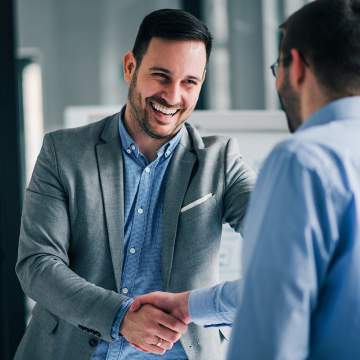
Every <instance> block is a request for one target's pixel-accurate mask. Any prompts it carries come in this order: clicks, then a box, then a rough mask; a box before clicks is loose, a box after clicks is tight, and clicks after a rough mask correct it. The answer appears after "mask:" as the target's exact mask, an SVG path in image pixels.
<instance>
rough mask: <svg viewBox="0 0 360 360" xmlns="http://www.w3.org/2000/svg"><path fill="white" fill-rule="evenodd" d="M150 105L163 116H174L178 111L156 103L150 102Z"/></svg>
mask: <svg viewBox="0 0 360 360" xmlns="http://www.w3.org/2000/svg"><path fill="white" fill-rule="evenodd" d="M151 104H152V106H153V107H154V109H155V110H157V111H160V112H162V113H163V114H164V115H174V114H175V113H176V112H177V111H178V109H172V108H167V107H166V106H163V105H160V104H159V103H156V102H151Z"/></svg>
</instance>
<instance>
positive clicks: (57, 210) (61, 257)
mask: <svg viewBox="0 0 360 360" xmlns="http://www.w3.org/2000/svg"><path fill="white" fill-rule="evenodd" d="M211 43H212V39H211V35H210V33H209V31H208V29H207V27H206V26H205V25H204V24H203V23H201V22H200V21H199V20H198V19H196V18H195V17H194V16H192V15H190V14H188V13H186V12H184V11H180V10H158V11H155V12H153V13H151V14H149V15H148V16H146V17H145V19H144V20H143V22H142V24H141V26H140V28H139V32H138V35H137V38H136V41H135V44H134V47H133V50H132V51H130V52H128V53H127V54H126V55H125V57H124V77H125V80H126V82H127V83H128V84H129V95H128V100H127V102H126V105H125V106H124V107H123V109H122V110H121V112H120V113H118V114H115V115H113V116H110V117H108V118H106V119H103V120H101V121H99V122H97V123H94V124H91V125H89V126H85V127H82V128H77V129H68V130H62V131H58V132H55V133H51V134H48V135H46V136H45V138H44V144H43V148H42V150H41V152H40V155H39V157H38V160H37V163H36V166H35V169H34V173H33V176H32V180H31V182H30V184H29V187H28V189H27V192H26V199H25V203H24V210H23V218H22V228H21V235H20V246H19V258H18V263H17V268H16V270H17V274H18V276H19V279H20V281H21V284H22V286H23V289H24V291H25V292H26V293H27V294H28V295H29V296H30V297H31V298H33V299H35V300H36V301H37V305H36V307H35V308H34V311H33V317H32V320H31V322H30V324H29V326H28V329H27V331H26V334H25V336H24V338H23V340H22V342H21V344H20V346H19V348H18V352H17V354H16V357H15V359H26V360H29V359H34V360H35V359H36V360H48V359H52V360H57V359H58V360H60V359H61V360H63V359H67V360H82V359H89V358H90V359H92V360H105V359H121V360H125V359H131V360H136V359H154V358H157V356H158V354H164V355H163V359H166V360H175V359H176V360H182V359H190V360H191V359H194V360H202V359H203V360H212V359H213V360H219V359H221V358H222V347H223V346H222V343H223V342H224V340H223V339H224V336H223V335H222V334H221V333H220V332H219V329H215V328H214V329H203V328H202V327H199V326H195V325H190V326H189V328H188V329H187V326H186V324H185V323H184V322H182V321H180V320H179V319H177V318H176V317H174V316H172V315H170V314H168V313H166V312H164V311H162V310H160V309H158V308H156V307H154V306H152V305H149V304H148V305H144V306H143V307H142V308H141V309H140V310H139V311H137V312H131V311H129V307H130V304H131V303H132V301H133V298H135V297H137V296H139V295H142V294H145V293H149V292H152V291H171V292H180V291H188V290H192V289H196V288H199V287H207V286H212V285H214V284H216V283H217V281H218V278H219V246H220V238H221V230H222V224H223V223H224V222H227V223H229V224H230V225H231V226H232V227H233V228H234V229H235V230H236V231H240V230H241V228H242V222H243V219H244V214H245V210H246V207H247V204H248V200H249V196H250V192H251V190H252V187H253V183H254V174H253V172H252V171H251V170H250V169H249V168H248V167H247V166H246V165H245V164H244V162H243V160H242V158H241V156H240V155H239V153H238V149H237V146H236V144H235V142H234V141H233V140H231V139H229V138H224V137H216V136H212V137H201V136H200V135H199V134H198V132H197V131H196V130H195V129H194V128H192V127H191V126H190V125H189V124H186V120H187V119H188V118H189V116H190V115H191V113H192V112H193V110H194V108H195V106H196V102H197V100H198V97H199V93H200V90H201V86H202V83H203V81H204V78H205V71H206V65H207V61H208V59H209V56H210V51H211ZM186 330H188V331H187V332H186ZM182 334H183V336H182V337H181V340H180V341H178V340H179V338H180V336H181V335H182ZM154 354H155V355H154Z"/></svg>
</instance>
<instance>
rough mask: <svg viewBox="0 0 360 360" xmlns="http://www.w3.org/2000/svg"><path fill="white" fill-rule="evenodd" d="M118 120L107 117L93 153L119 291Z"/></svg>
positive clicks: (120, 182)
mask: <svg viewBox="0 0 360 360" xmlns="http://www.w3.org/2000/svg"><path fill="white" fill-rule="evenodd" d="M118 119H119V115H118V114H117V115H114V116H113V118H111V119H109V121H108V123H107V126H106V127H105V128H104V131H103V133H102V135H101V138H102V140H103V141H104V142H103V143H99V144H97V145H96V154H97V161H98V167H99V174H100V183H101V191H102V195H103V200H104V209H105V217H106V225H107V231H108V238H109V247H110V253H111V259H112V264H113V269H114V276H115V281H116V288H117V290H118V291H119V289H120V282H121V272H122V263H123V246H124V187H123V184H124V182H123V158H122V151H121V144H120V138H119V132H118ZM99 205H100V204H99Z"/></svg>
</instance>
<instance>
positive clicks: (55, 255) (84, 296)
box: [16, 134, 128, 341]
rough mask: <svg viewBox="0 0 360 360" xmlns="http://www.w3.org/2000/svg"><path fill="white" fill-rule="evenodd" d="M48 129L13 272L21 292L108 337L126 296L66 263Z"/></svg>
mask: <svg viewBox="0 0 360 360" xmlns="http://www.w3.org/2000/svg"><path fill="white" fill-rule="evenodd" d="M51 136H52V135H51V134H49V135H46V136H45V138H44V142H43V146H42V149H41V151H40V154H39V156H38V159H37V162H36V165H35V168H34V172H33V175H32V178H31V181H30V184H29V186H28V188H27V190H26V195H25V200H24V206H23V214H22V221H21V230H20V240H19V252H18V261H17V265H16V273H17V275H18V277H19V280H20V283H21V286H22V288H23V290H24V292H25V293H26V294H27V295H28V296H29V297H31V298H32V299H34V300H35V301H36V302H38V303H39V304H40V305H41V306H42V307H44V308H45V309H47V310H48V311H50V312H51V313H52V314H54V315H56V316H57V317H59V318H61V319H63V320H65V321H67V322H69V323H71V324H73V325H75V326H78V327H79V328H81V329H82V330H85V331H87V332H89V333H91V334H92V335H96V336H98V337H100V338H103V339H104V340H107V341H111V340H112V338H111V327H112V325H113V322H114V319H115V318H116V314H117V312H118V310H119V308H120V306H121V304H122V303H123V302H124V301H126V300H128V298H127V297H125V296H123V295H121V294H118V293H116V292H114V291H110V290H106V289H104V288H101V287H99V286H96V285H94V284H92V283H89V282H88V281H86V280H85V279H83V278H82V277H80V276H79V275H77V274H76V273H75V272H74V271H72V270H71V268H70V267H69V256H68V252H69V248H70V238H71V232H70V222H69V210H68V196H67V194H66V192H65V190H64V188H63V186H62V184H61V179H60V176H59V170H58V164H57V160H56V153H55V151H54V145H53V141H52V137H51Z"/></svg>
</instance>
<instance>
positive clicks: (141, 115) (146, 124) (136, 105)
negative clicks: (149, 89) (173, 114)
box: [128, 72, 185, 140]
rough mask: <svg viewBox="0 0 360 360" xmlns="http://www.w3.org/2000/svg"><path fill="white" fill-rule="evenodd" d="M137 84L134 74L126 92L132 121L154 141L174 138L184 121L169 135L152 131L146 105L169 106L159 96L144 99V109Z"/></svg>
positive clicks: (135, 74)
mask: <svg viewBox="0 0 360 360" xmlns="http://www.w3.org/2000/svg"><path fill="white" fill-rule="evenodd" d="M136 84H137V72H135V73H134V75H133V77H132V79H131V83H130V86H129V92H128V102H129V104H130V107H131V109H130V112H131V116H132V117H133V119H134V120H135V121H136V123H137V124H138V126H139V128H140V129H141V130H142V131H143V132H144V133H145V134H146V135H148V136H149V137H151V138H153V139H156V140H167V139H170V138H172V137H173V136H174V134H175V133H177V132H178V130H179V129H180V127H181V125H182V123H183V122H184V121H185V120H184V121H182V122H181V123H180V124H179V126H177V127H176V128H175V129H174V131H173V132H172V133H171V134H166V135H163V134H159V133H158V132H156V131H155V130H154V129H152V127H151V125H150V120H149V117H150V115H149V111H148V110H147V109H146V104H149V103H150V101H156V102H157V103H159V104H161V105H164V106H169V105H168V104H167V103H166V101H165V100H164V99H162V98H161V97H159V96H150V97H148V98H146V99H145V107H143V106H142V97H141V94H140V93H139V92H138V91H137V89H136Z"/></svg>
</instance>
